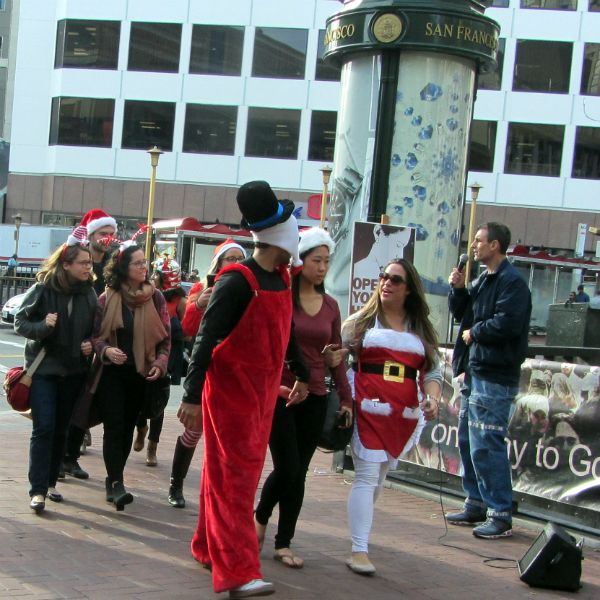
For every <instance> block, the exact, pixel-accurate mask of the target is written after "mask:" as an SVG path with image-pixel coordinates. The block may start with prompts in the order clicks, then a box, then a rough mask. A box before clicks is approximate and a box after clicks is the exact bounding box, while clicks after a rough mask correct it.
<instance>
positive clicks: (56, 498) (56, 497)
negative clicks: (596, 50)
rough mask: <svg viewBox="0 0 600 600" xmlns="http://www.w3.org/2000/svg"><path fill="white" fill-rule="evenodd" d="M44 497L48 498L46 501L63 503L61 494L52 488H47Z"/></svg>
mask: <svg viewBox="0 0 600 600" xmlns="http://www.w3.org/2000/svg"><path fill="white" fill-rule="evenodd" d="M46 497H47V498H48V500H52V502H62V501H63V497H62V494H61V493H60V492H57V491H56V488H54V487H51V488H48V493H47V494H46Z"/></svg>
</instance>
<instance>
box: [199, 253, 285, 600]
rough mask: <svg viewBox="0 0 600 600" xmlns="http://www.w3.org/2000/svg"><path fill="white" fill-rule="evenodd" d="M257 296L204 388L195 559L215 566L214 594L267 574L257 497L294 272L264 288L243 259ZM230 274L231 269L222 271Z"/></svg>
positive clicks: (215, 356)
mask: <svg viewBox="0 0 600 600" xmlns="http://www.w3.org/2000/svg"><path fill="white" fill-rule="evenodd" d="M226 270H227V271H230V270H237V271H240V272H241V273H242V274H243V275H244V277H245V278H246V280H247V281H248V283H249V284H250V287H251V288H252V292H253V297H252V300H251V301H250V304H249V305H248V307H247V309H246V311H245V312H244V314H243V316H242V318H241V319H240V321H239V322H238V324H237V325H236V326H235V327H234V329H233V331H232V332H231V334H230V335H229V336H227V338H225V339H224V340H223V341H222V342H221V343H220V344H219V345H218V346H216V348H215V349H214V350H213V353H212V358H211V363H210V366H209V368H208V371H207V374H206V381H205V384H204V390H203V394H202V417H203V421H204V424H203V429H204V463H203V467H202V480H201V485H200V507H199V515H198V526H197V529H196V532H195V534H194V537H193V539H192V544H191V549H192V554H193V556H194V558H195V559H196V560H197V561H199V562H201V563H202V564H204V565H207V566H210V567H211V568H212V577H213V587H214V590H215V592H223V591H225V590H229V589H232V588H234V587H238V586H240V585H243V584H245V583H247V582H248V581H250V580H252V579H262V574H261V569H260V559H259V547H258V541H257V539H256V530H255V527H254V518H253V508H254V497H255V493H256V488H257V486H258V481H259V478H260V474H261V472H262V468H263V464H264V460H265V455H266V449H267V444H268V440H269V434H270V431H271V422H272V419H273V411H274V408H275V401H276V399H277V393H278V391H279V382H280V381H281V372H282V368H283V362H284V359H285V353H286V349H287V346H288V341H289V337H290V330H291V322H292V299H291V292H290V289H289V281H290V280H289V274H288V271H287V269H285V268H281V269H280V273H281V277H282V279H283V280H284V282H285V284H286V289H285V290H284V291H279V292H272V291H265V290H262V289H260V288H259V285H258V282H257V280H256V278H255V277H254V275H253V273H252V272H251V271H250V269H248V268H247V267H245V266H244V265H240V264H238V265H232V266H231V267H228V268H227V269H226ZM223 272H225V271H223Z"/></svg>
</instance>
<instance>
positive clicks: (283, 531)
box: [256, 394, 327, 549]
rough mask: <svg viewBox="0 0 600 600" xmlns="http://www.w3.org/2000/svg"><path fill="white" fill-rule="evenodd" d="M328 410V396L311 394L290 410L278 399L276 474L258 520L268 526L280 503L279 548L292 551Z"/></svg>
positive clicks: (274, 439) (268, 485)
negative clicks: (308, 479) (309, 469)
mask: <svg viewBox="0 0 600 600" xmlns="http://www.w3.org/2000/svg"><path fill="white" fill-rule="evenodd" d="M326 411H327V398H326V397H325V396H316V395H315V394H309V395H308V397H307V398H306V400H305V401H304V402H301V403H300V404H296V405H294V406H290V407H289V408H287V407H286V406H285V400H284V399H283V398H278V399H277V405H276V406H275V413H274V415H273V428H272V429H271V438H270V439H269V448H270V449H271V456H272V458H273V466H274V471H273V472H272V473H271V474H270V475H269V476H268V477H267V479H266V481H265V483H264V485H263V489H262V493H261V495H260V502H259V503H258V507H257V508H256V520H257V521H258V522H259V523H262V524H263V525H266V524H267V522H268V521H269V518H270V517H271V515H272V513H273V509H274V508H275V505H276V504H277V503H279V523H278V526H277V534H276V536H275V548H276V549H277V548H289V546H290V544H291V541H292V538H293V537H294V533H295V531H296V523H297V521H298V516H299V515H300V509H301V508H302V502H303V500H304V483H305V480H306V473H307V471H308V467H309V465H310V461H311V459H312V457H313V454H314V453H315V450H316V449H317V442H318V441H319V436H320V435H321V431H322V430H323V423H324V421H325V413H326Z"/></svg>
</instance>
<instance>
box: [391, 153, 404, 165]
mask: <svg viewBox="0 0 600 600" xmlns="http://www.w3.org/2000/svg"><path fill="white" fill-rule="evenodd" d="M401 164H402V159H401V158H400V155H399V154H394V155H393V156H392V167H397V166H398V165H401Z"/></svg>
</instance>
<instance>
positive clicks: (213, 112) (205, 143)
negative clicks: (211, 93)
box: [183, 104, 238, 155]
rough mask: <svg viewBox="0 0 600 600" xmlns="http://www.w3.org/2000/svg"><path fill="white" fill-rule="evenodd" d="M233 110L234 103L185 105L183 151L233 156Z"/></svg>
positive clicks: (234, 109)
mask: <svg viewBox="0 0 600 600" xmlns="http://www.w3.org/2000/svg"><path fill="white" fill-rule="evenodd" d="M237 111H238V109H237V106H215V105H210V104H188V105H187V107H186V111H185V128H184V134H183V151H184V152H198V153H199V154H229V155H233V154H234V152H235V128H236V125H237Z"/></svg>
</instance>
